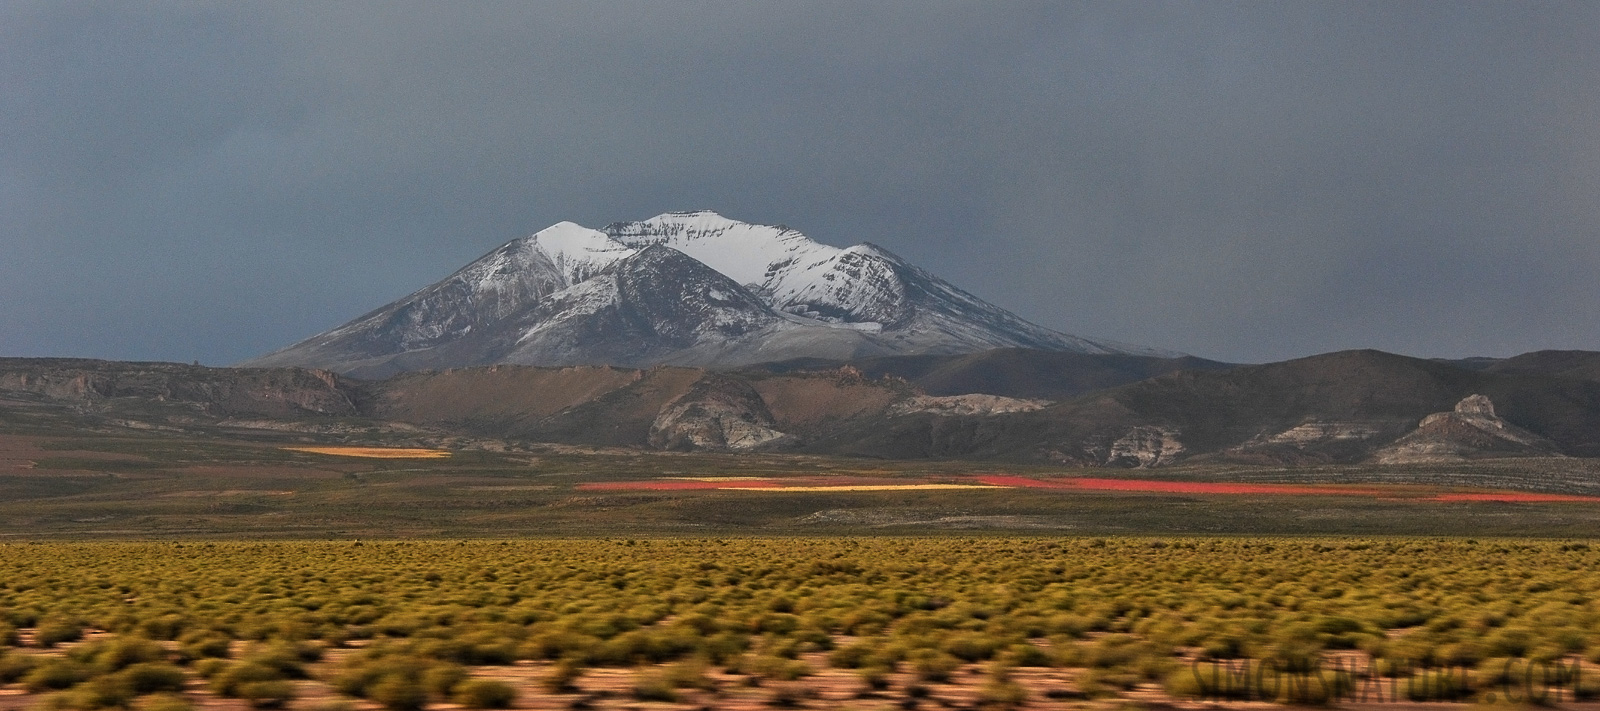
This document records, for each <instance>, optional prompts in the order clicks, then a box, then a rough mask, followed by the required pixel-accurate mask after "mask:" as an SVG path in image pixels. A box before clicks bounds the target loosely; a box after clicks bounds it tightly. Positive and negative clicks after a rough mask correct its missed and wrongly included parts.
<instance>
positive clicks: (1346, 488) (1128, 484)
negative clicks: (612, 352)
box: [577, 474, 1600, 503]
mask: <svg viewBox="0 0 1600 711" xmlns="http://www.w3.org/2000/svg"><path fill="white" fill-rule="evenodd" d="M577 488H579V489H581V490H584V491H704V490H720V491H741V490H752V489H759V490H763V491H774V492H780V491H793V492H803V491H811V492H815V491H872V490H887V489H905V490H912V489H923V488H926V489H948V488H971V489H986V488H994V489H1051V490H1057V491H1063V490H1064V491H1084V492H1092V491H1107V492H1128V493H1149V494H1189V495H1199V496H1362V497H1375V498H1387V499H1405V500H1412V501H1428V502H1495V501H1498V502H1507V503H1600V497H1596V496H1575V495H1566V494H1538V493H1529V492H1520V491H1448V490H1446V491H1441V490H1439V489H1438V488H1434V487H1417V486H1403V487H1402V486H1383V485H1377V486H1374V485H1365V486H1355V485H1339V484H1245V483H1230V482H1209V481H1161V480H1153V479H1108V478H1097V477H1063V478H1059V479H1035V478H1032V477H1024V476H1015V475H1010V474H983V475H978V476H956V477H938V478H924V479H904V478H900V479H895V478H868V477H816V476H810V477H784V478H772V479H765V478H757V477H724V478H716V477H708V478H705V479H646V480H642V481H612V482H594V483H587V484H579V485H578V487H577Z"/></svg>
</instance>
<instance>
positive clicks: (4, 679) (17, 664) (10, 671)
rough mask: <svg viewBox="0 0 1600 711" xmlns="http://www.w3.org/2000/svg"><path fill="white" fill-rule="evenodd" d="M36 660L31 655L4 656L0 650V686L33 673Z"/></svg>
mask: <svg viewBox="0 0 1600 711" xmlns="http://www.w3.org/2000/svg"><path fill="white" fill-rule="evenodd" d="M38 663H39V662H38V658H37V657H34V656H33V655H31V654H6V653H4V651H3V650H0V684H10V683H11V682H14V681H16V680H18V679H21V678H22V677H24V676H27V674H28V672H30V671H33V668H34V666H36V665H37V664H38Z"/></svg>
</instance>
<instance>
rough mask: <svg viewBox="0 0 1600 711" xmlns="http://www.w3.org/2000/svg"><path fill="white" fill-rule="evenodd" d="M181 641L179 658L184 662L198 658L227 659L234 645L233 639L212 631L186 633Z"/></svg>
mask: <svg viewBox="0 0 1600 711" xmlns="http://www.w3.org/2000/svg"><path fill="white" fill-rule="evenodd" d="M180 643H181V646H180V647H179V648H178V659H179V660H180V661H183V662H192V661H194V660H196V659H226V658H227V657H228V655H229V650H230V648H231V647H232V646H233V640H232V639H229V638H228V637H226V636H224V635H220V634H216V633H211V632H208V633H201V634H194V635H185V636H184V638H183V639H182V640H180Z"/></svg>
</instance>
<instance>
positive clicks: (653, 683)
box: [632, 672, 678, 703]
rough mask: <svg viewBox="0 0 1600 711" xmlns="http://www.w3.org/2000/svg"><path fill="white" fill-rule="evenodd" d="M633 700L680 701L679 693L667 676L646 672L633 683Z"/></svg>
mask: <svg viewBox="0 0 1600 711" xmlns="http://www.w3.org/2000/svg"><path fill="white" fill-rule="evenodd" d="M632 691H633V698H635V699H638V700H640V701H665V702H669V703H670V702H673V701H677V700H678V692H677V690H676V689H674V688H672V684H671V683H670V682H668V681H667V678H666V675H665V674H661V673H660V672H646V673H642V674H640V675H639V677H638V678H637V679H635V680H634V682H633V690H632Z"/></svg>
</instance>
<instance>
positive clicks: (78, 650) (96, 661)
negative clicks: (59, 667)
mask: <svg viewBox="0 0 1600 711" xmlns="http://www.w3.org/2000/svg"><path fill="white" fill-rule="evenodd" d="M67 657H68V658H69V659H72V660H73V661H76V662H79V663H81V664H87V665H89V666H90V667H92V668H93V669H94V670H95V671H96V672H98V673H101V674H109V673H111V672H115V671H118V670H120V669H124V668H126V667H129V666H133V665H135V664H147V663H151V662H159V661H162V660H163V659H164V658H165V657H166V651H165V650H163V649H162V648H161V645H159V644H157V643H155V642H152V641H150V640H148V639H143V638H140V637H124V636H118V637H111V638H108V639H102V640H98V641H95V642H90V643H88V644H83V645H79V646H77V647H74V648H73V649H72V651H70V652H68V653H67Z"/></svg>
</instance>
